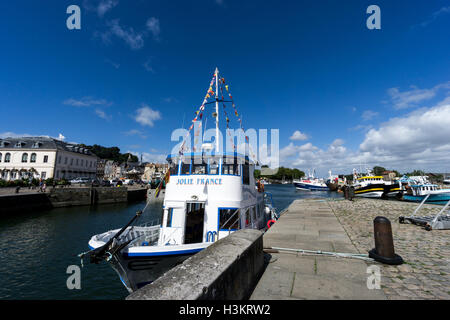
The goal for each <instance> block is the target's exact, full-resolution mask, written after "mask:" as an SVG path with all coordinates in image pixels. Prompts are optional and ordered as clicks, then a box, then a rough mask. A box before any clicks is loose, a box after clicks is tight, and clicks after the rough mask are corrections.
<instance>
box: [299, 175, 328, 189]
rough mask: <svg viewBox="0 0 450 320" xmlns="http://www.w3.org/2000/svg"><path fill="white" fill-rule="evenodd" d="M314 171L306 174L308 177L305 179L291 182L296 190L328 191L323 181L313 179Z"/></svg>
mask: <svg viewBox="0 0 450 320" xmlns="http://www.w3.org/2000/svg"><path fill="white" fill-rule="evenodd" d="M315 172H316V171H315V170H313V172H312V173H309V174H308V177H307V178H305V179H298V180H293V181H292V183H293V184H294V186H295V188H296V189H297V190H307V191H328V190H329V189H328V186H327V185H326V183H325V182H324V181H323V179H319V178H316V177H315Z"/></svg>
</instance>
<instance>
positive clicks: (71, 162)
mask: <svg viewBox="0 0 450 320" xmlns="http://www.w3.org/2000/svg"><path fill="white" fill-rule="evenodd" d="M70 165H71V166H73V158H72V159H70Z"/></svg>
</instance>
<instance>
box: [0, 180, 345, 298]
mask: <svg viewBox="0 0 450 320" xmlns="http://www.w3.org/2000/svg"><path fill="white" fill-rule="evenodd" d="M265 189H266V191H267V192H270V193H272V195H273V201H274V205H275V207H276V208H277V209H278V211H281V210H282V209H284V208H286V207H287V206H288V205H289V204H290V203H291V202H292V200H294V199H301V198H311V197H315V198H317V197H336V196H340V195H338V194H337V193H331V192H320V191H318V192H311V191H296V189H295V187H294V186H293V185H266V186H265ZM144 206H145V203H144V202H139V203H134V204H111V205H100V206H96V207H84V206H83V207H69V208H59V209H52V210H48V211H41V212H31V213H23V214H15V215H10V216H5V217H1V218H0V275H1V276H0V299H124V298H125V297H126V296H127V295H128V292H127V291H126V289H125V287H124V286H123V285H122V283H121V282H120V280H119V279H118V276H117V275H116V273H115V272H114V271H113V270H112V269H111V268H110V267H109V265H108V264H107V263H102V264H99V265H89V264H88V261H85V265H84V268H82V269H81V290H69V289H67V287H66V280H67V277H68V276H69V274H66V270H67V267H68V266H69V265H80V259H79V258H78V257H77V254H79V253H81V252H84V251H87V250H88V246H87V245H88V241H89V239H90V238H91V237H92V235H94V234H98V233H102V232H105V231H107V230H111V229H117V228H120V227H122V226H123V225H124V224H125V223H127V222H128V221H129V220H130V219H131V218H132V217H133V215H134V214H135V213H136V211H138V210H142V209H143V207H144ZM161 207H162V203H156V204H153V205H151V206H149V207H148V208H147V210H146V212H145V213H144V215H143V217H142V221H143V222H144V221H150V220H153V219H158V218H160V216H161Z"/></svg>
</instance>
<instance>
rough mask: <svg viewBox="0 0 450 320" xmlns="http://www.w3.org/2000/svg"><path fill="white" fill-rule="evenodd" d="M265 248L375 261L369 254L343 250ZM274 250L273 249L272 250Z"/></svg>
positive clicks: (269, 250)
mask: <svg viewBox="0 0 450 320" xmlns="http://www.w3.org/2000/svg"><path fill="white" fill-rule="evenodd" d="M264 250H266V251H267V252H268V253H270V252H272V253H279V251H289V252H299V253H304V254H308V255H326V256H333V257H336V258H352V259H360V260H365V261H370V262H373V261H375V260H374V259H372V258H369V255H368V254H363V253H342V252H328V251H322V250H305V249H293V248H280V247H265V248H264ZM271 250H273V251H271Z"/></svg>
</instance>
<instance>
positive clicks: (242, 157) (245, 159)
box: [166, 152, 255, 164]
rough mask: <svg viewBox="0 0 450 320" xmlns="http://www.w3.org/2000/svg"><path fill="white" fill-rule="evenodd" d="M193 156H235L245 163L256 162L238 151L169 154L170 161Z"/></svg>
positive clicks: (212, 157) (213, 157)
mask: <svg viewBox="0 0 450 320" xmlns="http://www.w3.org/2000/svg"><path fill="white" fill-rule="evenodd" d="M191 158H203V159H219V158H235V159H238V160H239V161H241V162H243V163H249V164H255V161H253V160H252V159H250V158H249V157H248V156H246V155H243V154H242V153H237V152H225V153H215V152H188V153H184V154H182V155H180V154H169V155H168V156H167V159H166V160H167V161H168V162H174V161H179V160H180V159H191Z"/></svg>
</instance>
